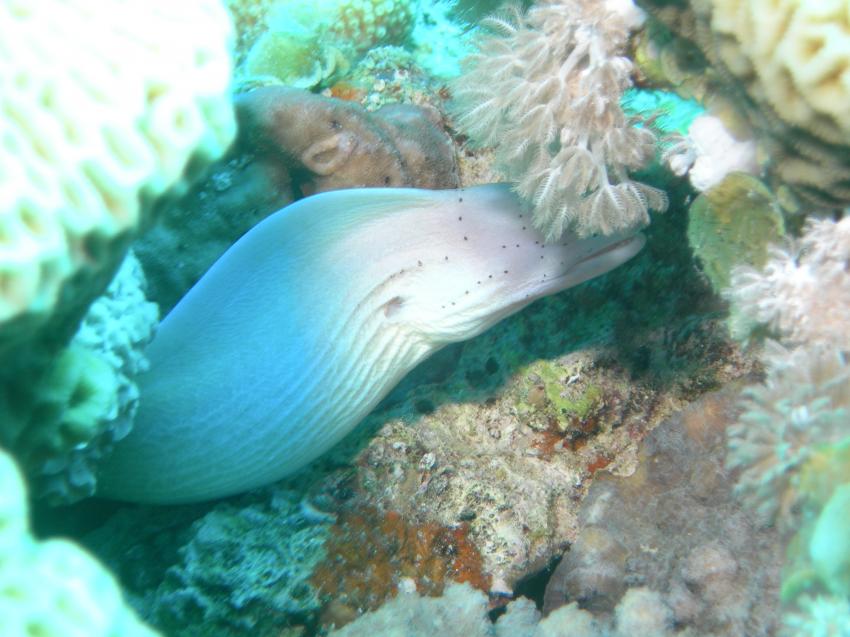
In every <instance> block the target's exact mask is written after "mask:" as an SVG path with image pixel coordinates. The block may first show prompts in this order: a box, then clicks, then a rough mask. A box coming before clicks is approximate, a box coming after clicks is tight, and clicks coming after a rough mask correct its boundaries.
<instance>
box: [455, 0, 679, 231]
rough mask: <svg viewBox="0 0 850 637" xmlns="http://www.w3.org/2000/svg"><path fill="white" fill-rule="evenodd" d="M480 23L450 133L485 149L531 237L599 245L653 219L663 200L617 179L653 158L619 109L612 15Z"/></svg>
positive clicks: (561, 9) (543, 7)
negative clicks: (523, 210)
mask: <svg viewBox="0 0 850 637" xmlns="http://www.w3.org/2000/svg"><path fill="white" fill-rule="evenodd" d="M483 24H484V25H485V26H486V27H487V28H488V29H489V30H490V32H489V33H487V34H485V35H484V36H482V37H481V38H480V40H479V41H478V52H477V53H475V54H473V55H472V56H470V58H469V59H468V60H467V61H466V63H465V69H466V70H465V72H464V73H463V75H461V76H460V77H459V78H458V79H457V80H455V81H454V83H453V84H452V87H453V88H452V91H453V95H454V97H455V106H454V112H455V116H456V119H457V124H458V127H459V128H460V129H461V130H462V131H463V132H465V133H467V134H468V135H469V136H470V137H471V138H472V140H474V142H475V143H476V144H478V145H481V146H495V147H496V161H497V165H498V168H499V170H500V171H501V172H502V173H503V174H504V175H505V177H507V179H508V180H510V181H516V182H517V185H516V190H517V192H519V193H520V194H521V195H522V196H523V197H525V198H526V199H527V200H528V201H530V202H532V203H533V205H534V215H533V219H534V223H535V225H536V226H537V227H538V229H540V230H541V231H542V232H544V234H545V235H546V236H547V237H548V238H550V239H557V238H558V237H560V236H561V235H562V234H563V232H564V231H565V230H566V229H568V228H574V229H575V230H577V231H578V233H579V234H582V235H589V234H593V233H595V232H601V233H604V234H611V233H614V232H617V231H620V230H624V229H627V228H633V227H635V226H639V225H643V224H645V223H647V222H648V221H649V215H648V211H649V210H650V209H652V210H663V209H665V208H666V206H667V198H666V196H665V194H664V192H663V191H661V190H658V189H656V188H653V187H651V186H648V185H646V184H643V183H641V182H638V181H634V180H632V179H631V178H630V177H629V175H628V171H630V170H637V169H640V168H643V167H645V166H646V165H647V164H648V163H649V162H650V160H651V159H652V158H653V156H654V151H655V136H654V135H653V133H652V132H651V131H650V130H649V129H648V128H645V127H636V126H634V125H632V122H630V121H629V120H627V118H626V116H625V114H624V113H623V111H622V109H621V107H620V98H621V96H622V95H623V92H624V91H625V89H626V88H627V87H628V86H629V85H630V78H629V74H630V71H631V68H632V65H631V62H630V61H629V60H628V59H627V58H626V57H624V56H623V55H622V53H623V50H624V48H625V45H626V41H627V38H628V25H627V22H626V20H625V19H624V18H623V16H622V15H621V14H619V13H616V12H614V11H612V10H611V9H610V8H609V6H608V5H606V4H604V3H600V2H595V1H592V0H563V1H560V0H545V1H542V2H539V3H537V4H535V5H534V6H533V7H532V8H531V9H529V10H528V11H527V12H526V13H521V12H519V11H517V10H514V11H513V12H512V13H510V14H508V15H506V16H505V17H495V18H490V19H488V20H486V21H485V22H484V23H483Z"/></svg>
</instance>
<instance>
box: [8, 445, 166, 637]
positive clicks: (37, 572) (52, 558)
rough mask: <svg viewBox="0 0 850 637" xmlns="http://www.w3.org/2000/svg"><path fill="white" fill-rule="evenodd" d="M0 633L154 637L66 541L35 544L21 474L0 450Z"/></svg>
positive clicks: (106, 578)
mask: <svg viewBox="0 0 850 637" xmlns="http://www.w3.org/2000/svg"><path fill="white" fill-rule="evenodd" d="M0 484H2V485H3V488H2V490H0V494H2V495H0V632H2V634H3V635H9V636H10V637H17V636H23V635H43V636H44V637H67V636H68V635H74V636H76V635H79V636H83V635H85V636H86V637H155V636H156V633H155V632H154V631H153V630H151V629H150V628H148V627H147V626H145V625H143V624H142V623H141V622H139V620H138V618H137V617H136V615H135V614H134V613H133V611H132V610H130V609H129V608H128V607H127V606H126V605H125V603H124V601H123V599H122V596H121V591H120V589H119V588H118V584H117V582H116V581H115V579H114V578H113V577H112V576H111V575H110V574H109V573H108V572H107V571H106V570H104V569H103V567H102V566H100V565H99V564H98V563H97V562H96V561H95V560H94V558H93V557H92V556H91V555H89V554H88V553H87V552H85V551H84V550H82V549H81V548H80V547H79V546H77V545H76V544H74V543H72V542H70V541H68V540H59V539H52V540H47V541H43V542H42V541H38V540H36V539H35V538H34V537H33V536H32V535H31V534H30V531H29V528H28V516H29V512H28V510H27V498H26V492H25V488H24V481H23V476H22V475H21V474H20V472H19V471H18V469H17V467H16V466H15V463H14V461H13V460H12V458H11V457H10V456H9V455H8V454H7V453H6V452H4V451H2V450H0Z"/></svg>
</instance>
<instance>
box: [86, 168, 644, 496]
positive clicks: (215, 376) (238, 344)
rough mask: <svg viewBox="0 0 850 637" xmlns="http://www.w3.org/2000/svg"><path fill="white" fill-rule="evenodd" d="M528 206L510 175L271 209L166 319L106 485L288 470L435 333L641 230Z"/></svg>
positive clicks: (549, 287)
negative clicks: (546, 229)
mask: <svg viewBox="0 0 850 637" xmlns="http://www.w3.org/2000/svg"><path fill="white" fill-rule="evenodd" d="M529 221H530V220H529V219H528V215H527V214H524V210H523V207H522V206H521V205H520V202H519V200H518V199H517V198H516V196H515V195H514V194H513V193H512V192H511V190H510V188H509V187H508V186H506V185H487V186H480V187H475V188H469V189H462V190H441V191H434V190H415V189H396V188H386V189H384V188H376V189H355V190H340V191H334V192H326V193H322V194H319V195H315V196H312V197H308V198H306V199H302V200H300V201H298V202H296V203H294V204H292V205H290V206H288V207H286V208H284V209H283V210H280V211H279V212H277V213H274V214H272V215H271V216H269V217H267V218H266V219H264V220H263V221H262V222H260V223H259V224H258V225H257V226H255V227H254V228H253V229H252V230H250V231H249V232H248V233H246V234H245V235H244V236H243V237H242V238H241V239H240V240H239V241H238V242H236V243H235V244H234V245H233V246H232V247H231V248H230V249H229V250H228V251H227V252H226V253H225V254H224V255H223V256H222V257H221V258H220V259H219V260H218V261H217V262H216V263H215V264H214V265H213V266H212V268H211V269H210V270H209V271H208V272H207V273H206V274H205V275H204V277H203V278H202V279H201V280H200V281H199V282H198V283H197V284H196V285H195V286H194V287H193V288H192V289H191V290H190V291H189V292H188V293H187V294H186V296H185V297H184V298H183V299H182V300H181V301H180V303H179V304H178V305H177V306H176V307H175V308H174V309H173V310H172V311H171V312H170V313H169V314H168V316H166V318H165V319H164V320H163V321H162V324H161V325H160V328H159V330H158V332H157V335H156V337H155V338H154V340H153V342H152V343H151V345H150V347H149V350H148V356H149V359H150V370H149V371H148V372H146V373H144V374H143V375H142V376H140V378H139V379H138V380H139V387H140V392H141V397H140V405H139V410H138V413H137V416H136V423H135V426H134V428H133V430H132V431H131V432H130V434H129V435H128V436H127V437H126V438H124V439H123V440H121V441H119V442H117V443H116V446H115V450H114V453H113V454H112V455H111V456H110V457H109V458H107V459H106V460H105V462H104V464H103V467H102V471H101V475H100V477H99V479H98V484H99V492H100V495H103V496H105V497H109V498H114V499H121V500H130V501H137V502H151V503H180V502H193V501H200V500H207V499H211V498H217V497H221V496H226V495H230V494H234V493H238V492H241V491H245V490H248V489H251V488H254V487H259V486H262V485H265V484H268V483H271V482H273V481H275V480H278V479H279V478H282V477H284V476H286V475H288V474H291V473H293V472H295V471H297V470H298V469H300V468H301V467H303V466H304V465H306V464H307V463H309V462H310V461H312V460H314V459H316V458H317V457H318V456H319V455H321V454H322V453H324V452H325V451H327V450H328V449H330V448H331V447H332V446H333V445H334V444H335V443H336V442H338V441H339V440H340V439H341V438H343V437H344V436H345V435H346V434H347V433H348V432H350V431H351V430H352V429H353V428H354V427H355V426H356V425H357V423H358V422H360V421H361V420H362V419H363V418H364V417H365V416H366V415H367V414H368V413H369V411H370V410H372V409H373V408H374V407H375V405H376V404H377V403H378V401H380V400H381V398H383V397H384V396H385V395H386V394H387V393H388V392H389V390H390V389H392V388H393V386H395V385H396V384H397V383H398V381H399V380H401V378H402V377H403V376H404V375H405V374H406V373H407V372H408V371H410V370H411V369H412V368H413V367H414V366H415V365H417V364H418V363H419V362H421V361H422V360H423V359H424V358H426V357H427V356H429V355H430V354H432V353H434V352H435V351H437V350H438V349H440V348H441V347H442V346H444V345H446V344H447V343H451V342H455V341H462V340H464V339H468V338H471V337H473V336H476V335H477V334H480V333H482V332H483V331H485V330H486V329H487V328H489V327H490V326H492V325H493V324H495V323H496V322H497V321H499V320H501V319H503V318H504V317H506V316H508V315H509V314H512V313H514V312H516V311H517V310H519V309H521V308H523V307H525V306H526V305H528V304H529V303H531V302H532V301H534V300H535V299H538V298H540V297H542V296H545V295H548V294H552V293H554V292H558V291H560V290H563V289H565V288H568V287H570V286H573V285H576V284H578V283H581V282H582V281H585V280H587V279H589V278H591V277H594V276H597V275H599V274H602V273H604V272H607V271H608V270H610V269H612V268H614V267H616V266H618V265H619V264H621V263H623V262H624V261H626V260H627V259H629V258H630V257H632V256H633V255H634V254H636V253H637V252H638V251H639V250H640V249H641V247H642V246H643V243H644V239H643V236H642V235H640V234H637V233H635V234H632V235H620V236H615V237H596V238H588V239H578V238H577V237H575V236H570V235H568V236H566V237H565V238H563V239H562V240H561V241H560V242H559V243H557V244H555V245H544V244H543V239H542V237H541V235H540V234H539V233H538V232H536V231H535V230H533V229H532V226H531V223H529Z"/></svg>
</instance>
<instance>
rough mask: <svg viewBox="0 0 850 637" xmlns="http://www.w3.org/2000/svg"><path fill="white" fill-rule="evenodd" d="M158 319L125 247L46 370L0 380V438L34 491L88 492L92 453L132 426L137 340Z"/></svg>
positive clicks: (58, 496)
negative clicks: (112, 276) (0, 424)
mask: <svg viewBox="0 0 850 637" xmlns="http://www.w3.org/2000/svg"><path fill="white" fill-rule="evenodd" d="M158 320H159V314H158V312H157V308H156V306H155V305H154V304H153V303H150V302H148V301H147V300H146V298H145V294H144V275H143V273H142V269H141V266H140V265H139V262H138V261H137V260H136V258H135V256H133V254H132V253H130V254H128V255H127V257H126V258H125V260H124V263H123V264H122V265H121V268H120V269H119V270H118V273H117V274H116V276H115V279H113V281H112V283H110V285H109V287H108V288H107V290H106V293H105V294H104V295H103V296H101V297H100V298H98V299H97V300H96V301H95V302H94V303H93V304H92V305H91V307H90V308H89V309H88V312H87V313H86V315H85V317H83V321H82V324H81V325H80V329H79V330H78V331H77V333H76V334H75V335H74V338H73V339H72V340H71V343H70V344H69V345H68V347H67V348H65V349H63V350H62V351H61V352H60V353H59V354H58V355H57V357H56V359H55V360H54V361H53V362H52V364H51V365H49V367H48V368H47V371H46V372H45V373H41V374H39V373H36V372H32V373H28V374H22V375H20V376H19V377H17V378H15V379H13V380H10V381H8V382H7V383H5V384H4V385H2V386H0V419H2V422H3V427H2V429H0V441H2V443H3V445H4V446H6V447H7V448H9V449H11V450H12V451H13V452H14V454H15V456H16V457H17V458H18V460H19V462H21V464H22V465H23V467H24V468H25V471H26V473H27V474H28V475H29V476H30V479H31V480H32V482H33V487H32V488H33V490H34V491H35V493H36V494H37V495H38V496H41V497H47V498H48V499H50V500H51V501H53V502H68V501H73V500H77V499H79V498H82V497H87V496H90V495H92V494H93V493H94V490H95V484H96V480H95V470H96V466H97V461H98V460H99V459H100V458H102V457H104V455H105V454H107V453H109V451H110V450H111V448H112V445H113V444H114V443H115V442H116V441H118V440H120V439H121V438H123V437H124V436H125V435H127V433H128V432H129V431H130V429H131V428H132V425H133V416H134V414H135V412H136V407H137V405H138V401H139V390H138V388H137V386H136V383H135V380H134V379H135V376H136V375H137V374H138V373H140V372H142V371H144V370H145V369H146V368H147V358H146V357H145V355H144V353H143V348H144V347H145V346H146V345H147V344H148V343H149V342H150V340H151V338H152V337H153V332H154V329H155V327H156V324H157V321H158Z"/></svg>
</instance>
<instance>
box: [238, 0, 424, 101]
mask: <svg viewBox="0 0 850 637" xmlns="http://www.w3.org/2000/svg"><path fill="white" fill-rule="evenodd" d="M228 5H229V7H230V10H231V12H232V13H233V15H234V18H235V21H236V26H237V43H238V44H237V63H238V65H237V71H236V78H237V81H238V82H240V83H242V84H243V85H252V84H254V85H255V84H262V85H269V84H282V85H286V86H293V87H299V88H314V87H320V86H327V85H329V84H331V83H332V81H333V80H334V79H335V78H336V79H339V78H340V77H341V76H342V75H344V74H345V73H347V72H348V71H349V70H350V68H351V67H352V66H353V65H354V64H355V63H356V62H357V61H358V59H359V58H360V57H361V56H362V55H363V54H364V53H366V52H367V51H369V50H370V49H373V48H375V47H378V46H382V45H388V44H390V45H397V44H402V43H404V42H405V41H406V40H407V38H408V36H409V35H410V33H411V31H412V29H413V25H414V20H415V13H416V12H415V11H414V7H415V5H414V3H412V2H410V1H409V0H353V1H352V0H319V1H318V2H316V1H313V0H276V1H269V0H264V1H262V2H247V1H245V0H229V1H228Z"/></svg>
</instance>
